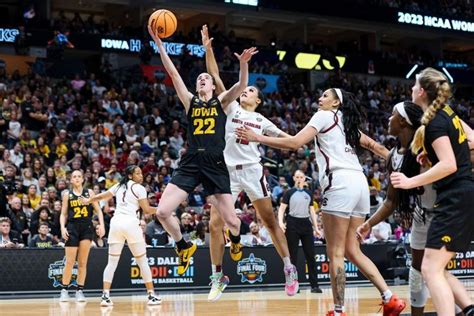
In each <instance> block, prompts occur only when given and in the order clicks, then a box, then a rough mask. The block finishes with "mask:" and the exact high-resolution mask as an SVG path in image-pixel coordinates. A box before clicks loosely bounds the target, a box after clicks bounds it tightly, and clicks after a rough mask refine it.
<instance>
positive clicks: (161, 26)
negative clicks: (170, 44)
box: [148, 9, 178, 38]
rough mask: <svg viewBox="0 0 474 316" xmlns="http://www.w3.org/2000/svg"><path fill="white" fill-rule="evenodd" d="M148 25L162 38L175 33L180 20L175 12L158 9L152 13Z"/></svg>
mask: <svg viewBox="0 0 474 316" xmlns="http://www.w3.org/2000/svg"><path fill="white" fill-rule="evenodd" d="M148 25H149V26H150V27H151V29H152V30H153V31H154V32H155V34H156V35H158V36H159V37H160V38H166V37H170V36H171V35H173V33H174V32H175V31H176V27H177V26H178V20H177V19H176V16H175V15H174V13H173V12H171V11H169V10H165V9H161V10H156V11H155V12H153V13H152V14H151V15H150V18H149V19H148Z"/></svg>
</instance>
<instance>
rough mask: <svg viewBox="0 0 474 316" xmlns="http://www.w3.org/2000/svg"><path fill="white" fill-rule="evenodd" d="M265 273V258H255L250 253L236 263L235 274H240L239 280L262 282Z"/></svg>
mask: <svg viewBox="0 0 474 316" xmlns="http://www.w3.org/2000/svg"><path fill="white" fill-rule="evenodd" d="M266 273H267V264H266V263H265V260H262V259H260V258H255V256H254V254H253V253H251V254H250V256H249V257H248V258H245V259H243V260H241V261H239V263H238V264H237V274H239V275H240V276H242V279H241V280H240V282H242V283H244V282H248V283H250V284H254V283H255V282H262V281H263V275H264V274H266Z"/></svg>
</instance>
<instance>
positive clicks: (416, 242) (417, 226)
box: [410, 210, 434, 250]
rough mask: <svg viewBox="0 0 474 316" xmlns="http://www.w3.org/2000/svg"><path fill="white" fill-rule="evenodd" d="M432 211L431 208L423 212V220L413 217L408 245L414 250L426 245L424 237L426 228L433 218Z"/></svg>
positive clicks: (423, 247)
mask: <svg viewBox="0 0 474 316" xmlns="http://www.w3.org/2000/svg"><path fill="white" fill-rule="evenodd" d="M433 216H434V213H433V211H432V210H430V211H429V212H426V213H425V221H424V222H423V221H422V220H421V219H413V223H412V225H411V234H410V247H411V248H412V249H415V250H424V249H425V246H426V238H427V237H428V229H429V228H430V225H431V221H432V220H433Z"/></svg>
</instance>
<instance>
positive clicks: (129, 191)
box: [81, 165, 161, 306]
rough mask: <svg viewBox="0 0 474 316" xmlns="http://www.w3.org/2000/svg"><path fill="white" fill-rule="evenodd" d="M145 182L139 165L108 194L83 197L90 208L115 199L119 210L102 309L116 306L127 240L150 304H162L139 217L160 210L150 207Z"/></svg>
mask: <svg viewBox="0 0 474 316" xmlns="http://www.w3.org/2000/svg"><path fill="white" fill-rule="evenodd" d="M142 182H143V174H142V170H141V169H140V168H139V167H138V166H135V165H132V166H128V167H127V169H126V170H125V176H124V177H123V179H122V180H121V181H120V183H117V184H115V185H114V186H112V187H111V188H110V189H109V190H107V191H106V192H103V193H101V194H98V195H96V196H93V197H90V198H85V197H81V201H82V203H84V204H86V205H87V204H89V203H93V202H98V201H100V200H110V199H111V198H113V197H114V196H115V198H116V205H117V207H116V209H115V212H114V216H113V217H112V219H111V221H110V231H109V236H108V242H109V260H108V262H107V266H106V267H105V270H104V290H103V293H102V298H101V302H100V305H102V306H111V305H113V302H112V301H111V299H110V287H111V285H112V280H113V278H114V273H115V270H116V269H117V265H118V262H119V259H120V254H121V253H122V249H123V246H124V244H125V241H126V242H127V245H128V247H129V248H130V251H131V252H132V254H133V256H134V257H135V259H136V262H137V264H138V266H139V267H140V272H141V275H142V278H143V281H144V282H145V286H146V289H147V292H148V305H158V304H161V298H160V297H158V296H157V295H156V294H155V290H154V288H153V280H152V276H151V270H150V266H149V265H148V258H147V256H146V243H145V240H144V238H143V232H142V230H141V228H140V220H139V218H138V214H139V210H140V209H142V210H143V212H145V213H147V214H154V213H155V212H156V208H154V207H151V206H150V204H148V199H147V192H146V189H145V187H144V186H143V185H141V183H142Z"/></svg>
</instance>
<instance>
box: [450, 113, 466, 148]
mask: <svg viewBox="0 0 474 316" xmlns="http://www.w3.org/2000/svg"><path fill="white" fill-rule="evenodd" d="M453 125H454V128H456V129H457V130H458V131H459V138H458V142H459V143H460V144H462V143H464V141H465V140H466V132H464V128H463V127H462V124H461V120H460V119H459V117H458V116H455V117H453Z"/></svg>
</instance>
